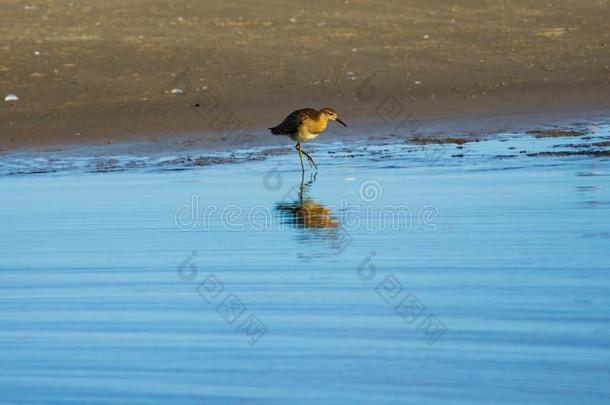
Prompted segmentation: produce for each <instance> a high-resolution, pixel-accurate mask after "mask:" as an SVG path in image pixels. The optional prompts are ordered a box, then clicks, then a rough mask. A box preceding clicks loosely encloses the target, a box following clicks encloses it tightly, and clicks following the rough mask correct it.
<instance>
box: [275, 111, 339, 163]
mask: <svg viewBox="0 0 610 405" xmlns="http://www.w3.org/2000/svg"><path fill="white" fill-rule="evenodd" d="M328 121H337V122H338V123H340V124H341V125H343V126H344V127H346V126H347V124H345V122H343V121H341V120H340V119H339V118H337V113H336V112H335V110H333V109H332V108H329V107H325V108H322V109H321V110H320V111H316V110H314V109H313V108H304V109H302V110H296V111H294V112H292V113H290V114H289V115H288V116H287V117H286V118H285V119H284V121H282V122H281V123H280V124H279V125H277V126H275V127H272V128H269V129H270V130H271V133H272V134H274V135H288V136H289V137H290V139H292V140H293V141H295V142H296V143H297V144H296V149H297V151H298V152H299V158H300V159H301V170H302V171H305V165H303V155H305V156H306V157H307V159H308V161H309V164H311V165H312V166H313V167H314V168H315V169H316V170H318V166H317V165H316V162H314V160H313V158H312V157H311V156H310V155H309V153H307V152H305V151H304V150H303V149H302V148H301V142H308V141H311V140H312V139H316V138H317V137H318V135H320V134H321V133H322V132H323V131H324V130H325V129H326V125H327V124H328Z"/></svg>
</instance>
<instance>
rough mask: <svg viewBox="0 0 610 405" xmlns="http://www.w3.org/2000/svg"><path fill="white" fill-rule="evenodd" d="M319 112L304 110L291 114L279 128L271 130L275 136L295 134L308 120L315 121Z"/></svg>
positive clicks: (310, 109) (311, 109)
mask: <svg viewBox="0 0 610 405" xmlns="http://www.w3.org/2000/svg"><path fill="white" fill-rule="evenodd" d="M317 114H318V112H317V111H316V110H314V109H313V108H303V109H302V110H296V111H294V112H292V113H290V114H289V115H288V116H287V117H286V118H285V119H284V121H282V122H281V123H280V124H279V125H278V126H276V127H273V128H269V129H271V132H272V133H274V134H277V135H279V134H294V133H296V132H297V131H298V130H299V126H300V125H301V123H302V122H303V121H304V120H305V119H306V118H309V119H314V118H315V117H316V115H317Z"/></svg>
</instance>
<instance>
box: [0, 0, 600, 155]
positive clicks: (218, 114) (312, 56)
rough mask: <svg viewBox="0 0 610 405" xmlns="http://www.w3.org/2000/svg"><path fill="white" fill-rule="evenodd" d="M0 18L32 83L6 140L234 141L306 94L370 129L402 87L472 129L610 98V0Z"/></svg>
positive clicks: (24, 89)
mask: <svg viewBox="0 0 610 405" xmlns="http://www.w3.org/2000/svg"><path fill="white" fill-rule="evenodd" d="M0 17H1V18H2V24H1V25H0V41H1V42H0V89H1V91H2V92H3V94H2V97H4V96H5V95H6V94H16V95H17V96H18V97H19V101H18V102H14V103H13V102H11V103H8V102H4V103H1V104H0V150H4V151H7V150H14V149H16V148H22V147H43V148H45V147H51V148H57V147H63V146H64V145H68V144H94V145H103V144H108V143H116V142H120V141H131V140H134V139H139V140H145V141H147V142H148V143H149V145H155V144H158V148H159V149H164V150H167V149H168V148H171V147H172V146H171V145H175V144H176V142H172V140H175V139H176V137H178V138H180V137H184V136H187V137H188V138H187V142H188V143H189V145H193V146H195V147H201V148H203V149H207V148H217V147H220V148H224V149H231V148H235V146H236V145H238V146H239V145H241V144H242V143H243V144H247V142H244V141H243V139H242V138H239V135H240V134H244V133H245V134H264V133H265V128H267V127H268V126H271V125H275V124H276V123H277V122H279V121H280V120H281V119H282V118H283V117H284V116H285V115H286V114H287V113H288V112H290V111H292V110H294V109H296V108H302V107H306V106H311V107H316V108H321V107H323V106H326V105H331V106H334V107H335V108H336V109H337V110H339V111H340V113H341V114H342V116H343V117H344V118H345V120H346V121H348V122H349V123H351V124H353V125H356V128H357V129H362V131H352V133H362V132H364V130H365V129H366V128H367V127H366V126H361V127H359V125H361V124H362V125H364V124H371V123H372V124H379V123H381V124H382V125H386V124H387V122H386V121H387V119H388V117H387V115H384V114H383V113H382V114H380V113H379V111H380V110H384V109H385V108H384V106H383V103H384V102H385V101H386V100H387V99H388V98H390V103H392V104H393V105H394V107H392V108H394V110H391V111H392V114H393V113H394V112H396V111H397V110H396V109H398V108H399V109H400V110H401V113H402V114H403V115H404V116H413V117H416V118H417V119H418V120H419V121H421V122H423V123H424V124H425V126H426V128H428V129H430V131H431V132H433V131H434V130H436V128H435V127H434V123H436V122H439V121H442V122H443V123H444V124H445V126H447V125H449V126H450V130H451V131H452V132H458V133H460V132H462V133H469V132H480V133H484V132H489V131H495V130H500V131H501V130H511V129H514V130H517V129H526V128H524V127H523V126H524V125H529V126H530V127H531V126H535V125H540V124H543V123H552V122H557V121H558V120H560V121H564V122H565V121H568V122H569V121H580V120H582V119H583V118H586V117H587V115H588V114H592V113H599V112H602V113H605V112H607V111H608V107H609V106H610V96H609V94H610V92H609V90H610V84H609V80H610V67H609V66H610V52H609V51H610V29H609V28H610V27H609V26H608V21H610V6H609V3H608V1H607V0H603V1H597V0H596V1H593V0H584V1H578V2H575V1H549V2H545V3H540V2H537V1H533V0H516V1H504V0H498V1H480V0H475V1H458V2H453V3H446V2H444V1H429V0H427V1H421V0H417V1H410V2H408V3H404V2H402V1H386V2H366V1H313V2H289V1H248V2H207V1H206V2H190V1H186V0H178V1H172V2H171V3H168V2H166V1H155V0H135V1H130V2H124V1H117V0H109V1H104V2H79V3H76V2H73V3H71V2H67V1H56V0H50V1H29V2H27V4H25V3H23V2H21V1H17V0H7V1H4V2H3V5H2V10H1V11H0ZM172 90H174V93H172ZM197 105H198V107H196V106H197ZM397 105H398V106H399V107H397ZM180 139H181V138H180ZM263 141H264V142H273V140H271V139H263Z"/></svg>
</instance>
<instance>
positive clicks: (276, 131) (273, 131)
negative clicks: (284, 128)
mask: <svg viewBox="0 0 610 405" xmlns="http://www.w3.org/2000/svg"><path fill="white" fill-rule="evenodd" d="M267 129H268V130H269V131H271V133H272V134H273V135H280V131H279V130H278V128H277V127H271V128H267Z"/></svg>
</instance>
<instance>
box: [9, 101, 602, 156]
mask: <svg viewBox="0 0 610 405" xmlns="http://www.w3.org/2000/svg"><path fill="white" fill-rule="evenodd" d="M514 101H515V99H514V98H511V99H510V102H511V103H512V102H514ZM521 105H522V106H523V105H524V104H521ZM525 105H526V107H521V108H519V109H518V110H514V111H508V110H507V109H506V108H505V106H504V108H503V106H502V105H501V104H500V103H495V104H494V103H490V105H488V106H482V105H481V106H480V109H479V110H478V111H466V112H465V111H463V110H462V111H456V110H455V109H454V110H448V111H442V112H439V111H438V110H437V111H435V114H431V113H430V112H429V111H428V112H427V113H426V112H422V113H406V112H403V113H401V114H400V116H399V117H398V118H397V119H391V120H384V119H383V117H380V116H379V115H377V116H376V117H372V118H369V119H368V120H366V119H364V118H363V116H364V112H360V114H361V115H360V116H359V117H358V119H357V120H353V121H351V122H350V123H348V125H349V126H348V127H347V128H343V127H338V126H336V127H333V126H331V127H329V129H328V130H327V131H326V132H324V134H322V135H321V136H320V137H319V138H317V139H316V140H315V141H313V142H312V143H311V144H310V145H327V144H331V143H339V144H342V145H343V146H349V144H350V143H354V142H356V143H358V142H367V141H369V142H381V143H384V142H388V141H389V142H391V143H401V142H404V143H409V139H410V138H418V137H429V138H431V139H435V138H439V139H441V138H447V137H458V138H459V137H466V138H468V137H473V136H474V137H479V138H481V137H492V136H494V135H495V134H500V133H525V132H528V131H535V130H540V129H547V128H549V127H556V128H562V129H570V128H574V127H582V126H588V125H597V124H604V123H606V122H607V121H608V120H610V105H605V104H604V103H603V102H601V101H599V100H598V101H597V102H595V101H591V100H589V103H588V104H585V105H579V106H572V108H570V107H567V106H561V107H557V105H555V108H548V106H545V105H542V104H539V105H536V106H533V105H527V104H525ZM369 112H370V111H369ZM415 114H418V115H415ZM419 114H421V115H419ZM191 115H193V116H194V117H192V118H193V119H195V120H197V119H201V116H199V115H197V113H196V112H195V111H191ZM342 116H345V115H342ZM258 125H264V124H262V123H258ZM260 128H262V126H261V127H260ZM260 128H259V129H255V130H252V131H235V132H218V131H210V130H209V129H208V130H203V131H201V132H199V133H197V132H185V133H182V134H177V133H172V134H162V133H155V132H151V133H149V134H148V135H144V134H141V135H137V134H130V135H129V136H124V137H116V139H115V140H110V142H108V141H109V139H108V138H109V137H102V138H101V139H86V140H79V141H75V142H65V143H56V142H50V143H41V144H37V145H23V146H20V147H15V148H12V149H0V156H15V155H19V156H23V157H27V156H37V155H39V156H44V155H47V154H54V153H59V154H62V155H64V154H65V155H68V156H69V155H79V156H82V157H95V156H111V155H117V154H122V155H133V156H149V155H150V156H154V155H161V154H165V155H167V154H188V153H193V154H206V153H207V154H209V155H210V156H213V155H217V154H222V153H232V152H243V151H249V150H253V149H256V148H267V149H272V148H289V149H290V148H292V147H293V143H292V141H290V140H289V139H288V138H287V137H285V136H275V135H272V134H270V133H269V132H268V131H267V130H265V129H260ZM191 131H192V130H191Z"/></svg>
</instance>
